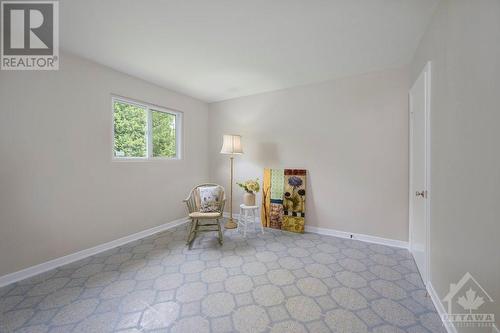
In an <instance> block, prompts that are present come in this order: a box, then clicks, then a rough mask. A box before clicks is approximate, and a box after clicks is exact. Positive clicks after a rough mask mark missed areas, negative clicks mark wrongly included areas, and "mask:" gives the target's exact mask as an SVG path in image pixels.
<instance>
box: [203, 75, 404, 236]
mask: <svg viewBox="0 0 500 333" xmlns="http://www.w3.org/2000/svg"><path fill="white" fill-rule="evenodd" d="M407 92H408V73H407V69H406V68H403V69H394V70H388V71H382V72H374V73H369V74H365V75H360V76H355V77H349V78H345V79H340V80H335V81H329V82H324V83H320V84H313V85H307V86H300V87H296V88H291V89H285V90H280V91H276V92H271V93H265V94H259V95H253V96H249V97H242V98H237V99H233V100H228V101H224V102H218V103H213V104H209V128H210V134H209V138H210V139H209V160H210V176H211V178H212V180H213V181H216V182H218V183H221V184H222V185H224V186H226V187H228V186H229V159H228V157H227V155H221V154H219V151H220V148H221V144H222V135H223V134H230V133H235V134H241V135H242V136H243V138H242V142H243V150H244V151H245V154H244V155H241V156H238V157H236V159H235V179H236V181H242V180H246V179H248V178H255V177H260V179H262V174H263V168H265V167H269V168H304V169H307V171H308V178H307V189H306V190H307V199H306V221H307V222H306V223H307V225H309V226H316V227H322V228H331V229H337V230H342V231H349V232H353V233H362V234H368V235H374V236H380V237H385V238H391V239H397V240H403V241H407V240H408V185H407V184H408V98H407ZM242 193H243V192H242V190H241V189H239V188H238V189H237V190H235V196H234V199H235V200H234V204H233V206H234V209H236V208H237V207H238V206H239V204H240V203H241V202H242ZM259 200H260V199H259Z"/></svg>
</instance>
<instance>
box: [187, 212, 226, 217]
mask: <svg viewBox="0 0 500 333" xmlns="http://www.w3.org/2000/svg"><path fill="white" fill-rule="evenodd" d="M189 217H192V218H195V219H202V218H216V217H222V214H221V213H220V212H209V213H203V212H194V213H191V214H189Z"/></svg>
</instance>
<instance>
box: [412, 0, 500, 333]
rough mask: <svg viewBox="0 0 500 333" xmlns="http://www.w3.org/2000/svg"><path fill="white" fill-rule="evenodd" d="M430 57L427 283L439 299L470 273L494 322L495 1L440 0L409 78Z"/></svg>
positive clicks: (497, 296)
mask: <svg viewBox="0 0 500 333" xmlns="http://www.w3.org/2000/svg"><path fill="white" fill-rule="evenodd" d="M429 60H430V61H432V84H431V85H432V92H431V100H432V105H431V132H432V134H431V136H432V139H431V185H432V192H431V197H432V198H431V244H430V246H431V262H430V270H431V282H432V284H433V286H434V288H435V289H436V291H437V293H438V295H439V297H440V298H443V297H444V296H445V295H446V294H447V293H448V291H449V285H450V283H456V282H458V280H459V279H460V278H461V277H462V276H463V275H464V274H465V273H466V272H470V273H471V274H472V275H473V276H474V277H475V278H476V279H477V280H478V282H479V283H480V284H481V285H482V287H483V288H484V289H485V290H486V291H487V292H488V293H489V294H490V296H491V297H492V298H493V299H494V301H495V303H488V304H486V305H484V306H482V307H481V308H480V312H482V313H488V311H489V312H491V311H494V312H495V316H496V319H497V326H499V327H500V325H499V323H500V321H499V319H500V242H499V241H498V237H499V235H500V205H499V203H500V194H499V193H500V192H499V189H500V155H499V148H498V145H499V143H500V130H499V124H500V111H499V110H500V108H499V104H500V95H499V92H500V1H498V0H479V1H470V0H464V1H442V2H441V3H440V5H439V7H438V8H437V10H436V13H435V14H434V17H433V19H432V22H431V24H430V26H429V27H428V29H427V31H426V33H425V35H424V37H423V39H422V41H421V43H420V45H419V47H418V49H417V51H416V54H415V58H414V60H413V62H412V65H411V72H412V74H411V75H412V81H413V80H415V79H416V78H417V76H418V74H419V73H420V71H421V70H422V68H423V67H424V65H425V63H426V62H427V61H429ZM459 331H461V332H469V331H470V332H479V331H481V330H479V329H478V328H475V329H470V330H466V329H460V330H459ZM481 332H491V329H484V330H482V331H481Z"/></svg>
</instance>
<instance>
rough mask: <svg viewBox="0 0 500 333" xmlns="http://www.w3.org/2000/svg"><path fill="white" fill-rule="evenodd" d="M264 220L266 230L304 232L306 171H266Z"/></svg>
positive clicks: (263, 203) (264, 179)
mask: <svg viewBox="0 0 500 333" xmlns="http://www.w3.org/2000/svg"><path fill="white" fill-rule="evenodd" d="M262 186H263V187H262V189H263V191H262V193H263V194H262V210H261V221H262V224H263V225H264V226H265V227H268V228H274V229H280V230H286V231H292V232H300V233H303V232H304V224H305V209H306V170H303V169H264V177H263V184H262Z"/></svg>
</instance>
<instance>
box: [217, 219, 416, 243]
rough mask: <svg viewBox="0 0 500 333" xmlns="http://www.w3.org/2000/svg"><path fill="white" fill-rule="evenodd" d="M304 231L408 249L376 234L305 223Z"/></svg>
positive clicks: (395, 241) (396, 241) (397, 241)
mask: <svg viewBox="0 0 500 333" xmlns="http://www.w3.org/2000/svg"><path fill="white" fill-rule="evenodd" d="M239 215H240V214H234V213H233V218H235V219H238V218H239ZM224 217H229V213H228V212H224ZM257 220H258V221H259V223H260V217H257ZM305 231H306V232H310V233H313V234H319V235H327V236H335V237H340V238H348V239H355V240H359V241H363V242H367V243H375V244H382V245H387V246H392V247H399V248H402V249H408V247H409V245H408V242H405V241H400V240H396V239H389V238H382V237H377V236H370V235H364V234H355V233H352V232H346V231H339V230H335V229H330V228H319V227H313V226H308V225H306V226H305Z"/></svg>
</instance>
